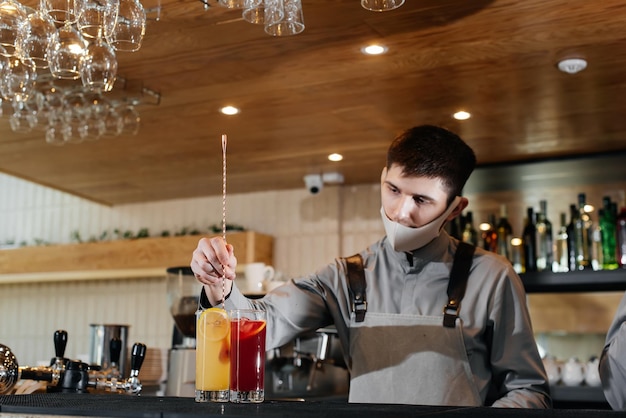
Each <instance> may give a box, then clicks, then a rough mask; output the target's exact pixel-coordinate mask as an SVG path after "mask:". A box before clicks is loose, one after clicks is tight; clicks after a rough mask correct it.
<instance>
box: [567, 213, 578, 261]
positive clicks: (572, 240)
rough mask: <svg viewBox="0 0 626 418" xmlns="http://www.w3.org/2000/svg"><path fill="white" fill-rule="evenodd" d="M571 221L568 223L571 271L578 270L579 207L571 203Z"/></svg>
mask: <svg viewBox="0 0 626 418" xmlns="http://www.w3.org/2000/svg"><path fill="white" fill-rule="evenodd" d="M569 214H570V221H569V224H567V266H568V270H569V271H575V270H578V264H577V257H576V254H577V253H576V222H577V219H578V209H577V208H576V205H569Z"/></svg>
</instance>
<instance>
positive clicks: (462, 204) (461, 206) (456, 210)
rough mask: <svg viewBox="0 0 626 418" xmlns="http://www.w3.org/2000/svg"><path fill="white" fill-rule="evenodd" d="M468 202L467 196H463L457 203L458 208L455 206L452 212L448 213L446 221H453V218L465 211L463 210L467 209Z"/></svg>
mask: <svg viewBox="0 0 626 418" xmlns="http://www.w3.org/2000/svg"><path fill="white" fill-rule="evenodd" d="M468 204H469V200H467V198H466V197H462V196H461V199H460V200H459V203H457V205H456V208H454V210H453V211H452V212H450V215H448V217H447V218H446V221H451V220H452V219H454V218H456V217H457V216H459V215H460V214H461V213H462V212H463V210H465V208H466V207H467V205H468Z"/></svg>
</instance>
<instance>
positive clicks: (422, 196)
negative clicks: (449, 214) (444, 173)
mask: <svg viewBox="0 0 626 418" xmlns="http://www.w3.org/2000/svg"><path fill="white" fill-rule="evenodd" d="M447 198H448V195H447V193H446V191H445V188H444V185H443V183H442V181H441V179H438V178H428V177H414V176H403V175H402V169H401V167H400V166H398V165H395V164H394V165H392V166H391V168H390V169H389V170H387V169H386V168H385V169H384V170H383V173H382V176H381V200H382V204H383V208H384V209H385V213H386V214H387V217H388V218H389V219H391V220H392V221H395V222H398V223H399V224H401V225H404V226H407V227H411V228H417V227H420V226H422V225H426V224H427V223H429V222H431V221H432V220H434V219H436V218H437V217H439V215H441V214H442V213H443V212H444V211H445V210H446V208H447Z"/></svg>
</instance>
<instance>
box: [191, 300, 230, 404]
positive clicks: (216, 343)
mask: <svg viewBox="0 0 626 418" xmlns="http://www.w3.org/2000/svg"><path fill="white" fill-rule="evenodd" d="M196 321H197V322H196V402H228V400H229V387H230V321H229V318H228V314H227V313H226V311H225V310H224V309H221V308H209V309H206V310H203V311H202V310H199V311H197V312H196Z"/></svg>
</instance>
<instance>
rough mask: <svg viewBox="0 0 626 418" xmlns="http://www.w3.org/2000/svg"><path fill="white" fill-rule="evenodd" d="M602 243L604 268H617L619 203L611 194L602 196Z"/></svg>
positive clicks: (600, 222)
mask: <svg viewBox="0 0 626 418" xmlns="http://www.w3.org/2000/svg"><path fill="white" fill-rule="evenodd" d="M598 223H599V225H600V235H601V243H602V269H604V270H615V269H616V268H617V267H618V264H617V246H616V243H615V241H616V240H615V238H616V235H617V229H616V228H617V204H616V203H615V202H612V201H611V198H610V197H609V196H604V197H603V198H602V215H601V216H600V219H599V222H598Z"/></svg>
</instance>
